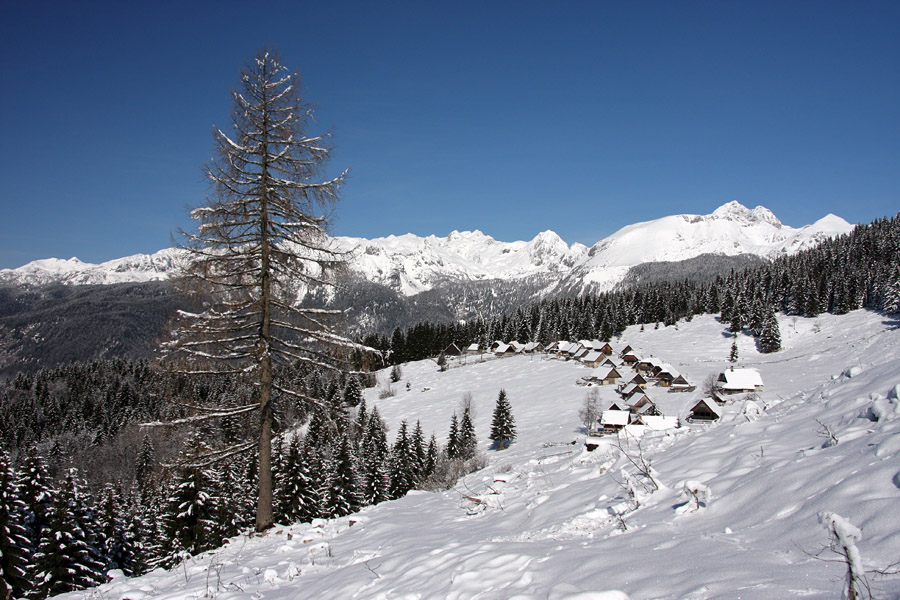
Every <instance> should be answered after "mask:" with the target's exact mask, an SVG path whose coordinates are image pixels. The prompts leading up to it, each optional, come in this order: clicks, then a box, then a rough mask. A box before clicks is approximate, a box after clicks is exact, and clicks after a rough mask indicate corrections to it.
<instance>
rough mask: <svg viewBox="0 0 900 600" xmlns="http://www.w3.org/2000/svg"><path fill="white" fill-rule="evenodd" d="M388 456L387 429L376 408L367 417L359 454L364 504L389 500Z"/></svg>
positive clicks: (389, 475) (389, 472)
mask: <svg viewBox="0 0 900 600" xmlns="http://www.w3.org/2000/svg"><path fill="white" fill-rule="evenodd" d="M390 454H391V451H390V448H389V447H388V441H387V427H386V425H385V424H384V420H382V418H381V415H380V414H379V413H378V407H377V406H376V407H375V408H373V409H372V413H371V414H370V415H369V419H368V423H367V427H366V433H365V436H364V439H363V443H362V449H361V453H360V475H361V478H362V482H361V492H362V496H363V501H364V502H365V503H366V504H378V503H379V502H384V501H385V500H388V499H390V495H391V494H390V490H391V471H390Z"/></svg>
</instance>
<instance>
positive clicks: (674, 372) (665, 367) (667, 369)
mask: <svg viewBox="0 0 900 600" xmlns="http://www.w3.org/2000/svg"><path fill="white" fill-rule="evenodd" d="M659 368H660V371H659V374H660V375H662V374H663V373H668V374H669V375H671V376H672V378H673V379H674V378H675V377H678V376H679V375H680V373H679V372H678V369H676V368H675V367H673V366H672V365H670V364H669V363H661V364H660V365H659Z"/></svg>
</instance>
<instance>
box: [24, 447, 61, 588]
mask: <svg viewBox="0 0 900 600" xmlns="http://www.w3.org/2000/svg"><path fill="white" fill-rule="evenodd" d="M18 487H19V494H20V496H19V497H20V498H21V500H22V502H23V503H24V504H25V513H24V519H23V522H22V523H23V525H24V526H25V532H26V536H27V537H28V544H29V546H30V547H31V548H32V549H34V550H36V549H37V548H38V547H39V546H40V541H41V532H42V531H44V530H45V529H47V528H48V527H49V526H50V503H51V499H52V498H53V497H54V496H56V495H57V492H56V490H55V489H54V488H53V486H52V483H51V481H50V475H49V473H48V472H47V465H46V463H45V462H44V459H43V457H41V456H40V455H38V454H35V453H32V452H30V453H29V454H28V456H27V457H26V458H25V463H24V465H22V468H21V469H20V471H19V477H18ZM32 579H33V577H32Z"/></svg>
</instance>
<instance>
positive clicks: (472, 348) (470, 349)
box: [466, 342, 481, 352]
mask: <svg viewBox="0 0 900 600" xmlns="http://www.w3.org/2000/svg"><path fill="white" fill-rule="evenodd" d="M479 350H481V347H480V346H479V345H478V342H475V343H474V344H469V347H468V348H466V351H468V352H478V351H479Z"/></svg>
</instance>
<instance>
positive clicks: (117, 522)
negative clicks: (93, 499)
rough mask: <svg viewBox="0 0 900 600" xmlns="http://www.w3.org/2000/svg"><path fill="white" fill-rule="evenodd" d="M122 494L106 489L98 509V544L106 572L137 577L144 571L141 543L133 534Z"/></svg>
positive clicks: (107, 487)
mask: <svg viewBox="0 0 900 600" xmlns="http://www.w3.org/2000/svg"><path fill="white" fill-rule="evenodd" d="M122 496H123V494H122V490H121V489H117V488H116V487H115V486H113V485H112V484H107V485H106V486H104V488H103V492H102V494H101V496H100V504H99V506H98V507H97V509H98V510H97V518H98V533H99V535H98V538H99V539H98V541H99V543H100V545H101V553H102V555H103V559H104V561H105V563H106V570H107V571H108V570H111V569H120V570H121V571H122V572H123V573H124V574H125V575H127V576H129V577H133V576H134V575H136V574H138V573H139V571H140V568H139V567H138V568H136V567H135V565H136V563H137V562H138V560H139V559H138V551H137V548H136V546H137V542H136V541H135V539H134V536H133V530H131V529H129V528H128V526H127V519H128V513H127V511H125V510H123V508H124V507H123V506H122Z"/></svg>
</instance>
